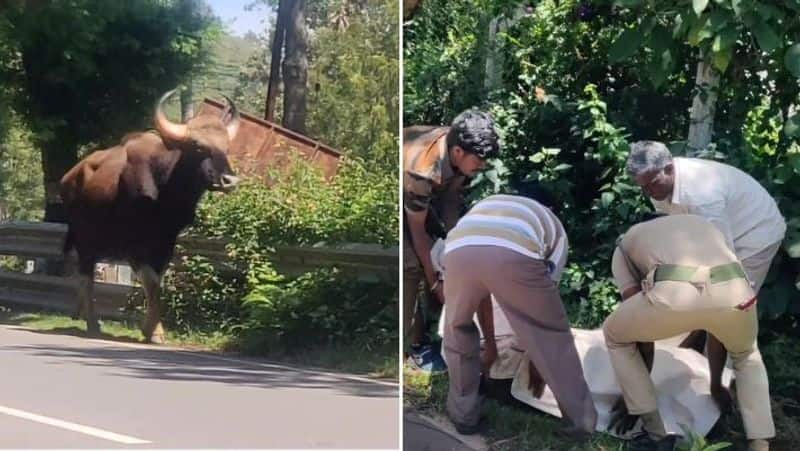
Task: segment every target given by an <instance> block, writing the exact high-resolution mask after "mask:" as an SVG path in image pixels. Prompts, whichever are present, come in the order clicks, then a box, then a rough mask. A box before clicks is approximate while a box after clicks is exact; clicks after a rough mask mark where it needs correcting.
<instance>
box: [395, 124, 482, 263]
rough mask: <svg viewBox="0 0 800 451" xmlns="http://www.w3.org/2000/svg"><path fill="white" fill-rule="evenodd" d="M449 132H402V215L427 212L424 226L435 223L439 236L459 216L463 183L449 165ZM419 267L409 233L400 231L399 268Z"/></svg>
mask: <svg viewBox="0 0 800 451" xmlns="http://www.w3.org/2000/svg"><path fill="white" fill-rule="evenodd" d="M449 130H450V127H431V126H415V127H407V128H405V129H403V209H404V212H403V216H404V218H405V212H406V211H408V212H421V211H428V224H436V227H437V228H441V229H442V230H440V232H442V233H447V231H449V230H450V229H451V228H452V227H453V226H454V225H455V223H456V221H457V220H458V217H459V215H460V214H461V209H462V206H463V205H464V199H463V195H462V193H461V189H462V187H463V186H464V183H465V181H466V177H465V176H464V175H461V174H457V173H456V172H455V171H453V167H452V166H451V165H450V158H449V155H448V152H447V144H446V142H445V141H446V138H447V132H448V131H449ZM404 227H405V226H404ZM419 266H420V264H419V259H418V258H417V255H416V253H415V252H414V247H413V245H412V244H411V234H410V232H409V231H408V229H406V228H404V233H403V268H404V270H410V269H413V268H419Z"/></svg>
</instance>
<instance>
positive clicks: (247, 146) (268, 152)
mask: <svg viewBox="0 0 800 451" xmlns="http://www.w3.org/2000/svg"><path fill="white" fill-rule="evenodd" d="M224 108H225V104H224V103H222V102H218V101H216V100H211V99H205V100H203V102H202V103H201V104H200V108H199V110H198V114H204V113H206V114H208V113H216V114H221V113H222V111H223V109H224ZM241 118H242V124H241V126H240V127H239V132H238V133H237V134H236V138H235V139H234V140H233V145H232V146H231V149H230V152H229V154H228V158H229V159H230V161H231V164H232V165H233V169H234V170H235V171H236V172H237V173H240V174H244V175H250V176H258V177H264V176H266V175H267V172H268V171H269V170H270V169H278V170H280V169H283V168H285V167H286V166H287V165H288V164H289V163H291V160H292V156H295V158H296V157H300V158H302V159H304V160H306V161H310V162H312V163H314V164H315V165H317V166H318V167H319V168H320V169H321V170H322V172H323V174H325V177H326V178H327V179H329V180H330V179H331V178H333V176H334V175H336V171H337V169H338V168H339V159H340V158H341V157H342V154H341V152H339V151H338V150H335V149H333V148H331V147H329V146H326V145H325V144H323V143H321V142H319V141H316V140H314V139H311V138H309V137H307V136H304V135H301V134H300V133H297V132H294V131H291V130H289V129H286V128H283V127H281V126H280V125H278V124H275V123H273V122H269V121H266V120H264V119H260V118H258V117H255V116H253V115H250V114H247V113H244V112H242V113H241Z"/></svg>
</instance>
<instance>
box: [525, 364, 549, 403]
mask: <svg viewBox="0 0 800 451" xmlns="http://www.w3.org/2000/svg"><path fill="white" fill-rule="evenodd" d="M546 386H547V384H546V383H545V382H544V379H543V378H542V375H541V374H539V370H537V369H536V365H534V364H533V362H531V361H530V360H529V361H528V390H530V391H531V393H532V394H533V397H534V398H536V399H539V398H541V397H542V395H543V394H544V388H545V387H546Z"/></svg>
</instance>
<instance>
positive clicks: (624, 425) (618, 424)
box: [608, 396, 639, 435]
mask: <svg viewBox="0 0 800 451" xmlns="http://www.w3.org/2000/svg"><path fill="white" fill-rule="evenodd" d="M637 421H639V415H631V414H629V413H628V406H626V405H625V398H623V397H622V396H620V397H619V399H618V400H617V402H616V403H615V404H614V407H612V408H611V420H610V421H609V422H608V430H609V431H611V432H614V433H616V434H617V435H624V434H626V433H627V432H628V431H630V430H631V429H633V427H634V426H636V422H637Z"/></svg>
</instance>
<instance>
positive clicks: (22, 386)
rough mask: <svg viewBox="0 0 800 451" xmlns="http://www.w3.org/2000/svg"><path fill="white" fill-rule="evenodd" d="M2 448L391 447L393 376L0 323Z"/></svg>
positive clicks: (394, 437) (395, 408)
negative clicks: (370, 375)
mask: <svg viewBox="0 0 800 451" xmlns="http://www.w3.org/2000/svg"><path fill="white" fill-rule="evenodd" d="M0 362H2V366H1V367H0V375H2V376H0V381H2V384H3V388H2V391H0V393H2V396H0V431H2V433H0V447H2V448H53V447H55V448H131V449H137V448H240V449H241V448H397V446H398V441H399V431H398V415H399V397H398V384H397V383H396V382H391V381H379V380H372V379H369V378H364V377H358V376H353V375H347V374H342V373H333V372H325V371H316V370H308V369H302V368H297V367H291V366H286V365H281V364H272V363H268V362H265V361H260V360H251V359H240V358H230V357H224V356H219V355H216V354H211V353H201V352H189V351H182V350H176V349H174V348H161V347H156V346H149V345H139V344H127V343H119V342H111V341H103V340H92V339H87V338H83V337H76V336H70V335H57V334H52V333H45V332H37V331H32V330H27V329H24V328H19V327H15V326H0Z"/></svg>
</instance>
